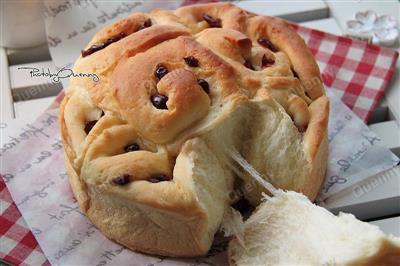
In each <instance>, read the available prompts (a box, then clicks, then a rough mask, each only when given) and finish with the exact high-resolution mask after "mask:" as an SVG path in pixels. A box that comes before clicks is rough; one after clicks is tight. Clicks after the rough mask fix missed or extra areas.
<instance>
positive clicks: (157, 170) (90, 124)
mask: <svg viewBox="0 0 400 266" xmlns="http://www.w3.org/2000/svg"><path fill="white" fill-rule="evenodd" d="M74 72H75V73H95V74H96V75H98V77H99V78H100V81H98V82H94V81H93V80H91V79H90V78H82V77H74V78H72V79H71V80H70V85H69V88H68V89H67V90H66V95H65V98H64V100H63V102H62V104H61V110H60V127H61V135H62V140H63V143H64V148H65V161H66V166H67V170H68V174H69V178H70V183H71V187H72V190H73V193H74V194H75V196H76V198H77V200H78V202H79V204H80V206H81V208H82V210H83V211H84V212H85V213H86V214H87V216H88V217H89V218H90V220H91V221H92V222H93V223H94V224H95V225H96V226H97V227H98V228H99V229H100V230H101V231H102V232H103V233H104V234H105V235H106V236H107V237H109V238H111V239H113V240H115V241H117V242H119V243H121V244H123V245H125V246H127V247H128V248H130V249H132V250H136V251H140V252H145V253H149V254H157V255H166V256H183V257H189V256H201V255H204V254H205V253H207V251H208V250H209V248H210V246H211V243H212V241H213V237H214V234H215V233H216V231H217V230H218V228H219V226H220V223H221V220H222V217H223V214H224V211H225V210H226V208H228V207H229V205H230V204H231V203H232V202H234V201H235V200H237V199H238V198H239V197H240V196H241V195H242V194H244V195H245V196H246V197H247V198H248V199H249V200H250V202H251V203H252V204H254V205H257V204H258V203H259V201H260V197H261V192H263V190H262V188H261V187H260V186H258V185H257V184H255V183H254V181H253V179H252V178H251V177H250V176H248V174H246V173H243V172H241V171H238V169H237V168H236V167H235V163H234V162H232V160H231V159H230V156H229V152H227V150H229V149H231V148H235V149H237V150H238V151H239V152H240V153H241V154H242V155H243V157H244V158H245V159H246V160H248V161H249V163H250V164H252V165H253V166H254V167H255V169H257V170H258V171H259V172H260V173H261V174H263V176H264V177H265V178H266V179H267V180H268V181H269V182H271V183H272V184H273V185H274V186H275V187H278V188H282V189H288V190H295V191H298V192H302V193H304V194H305V195H306V196H308V197H309V198H310V199H311V200H314V199H315V197H316V195H317V194H318V191H319V189H320V186H321V183H322V181H323V179H324V175H325V169H326V161H327V123H328V113H329V102H328V99H327V97H326V96H325V95H324V89H323V85H322V82H321V79H320V73H319V70H318V67H317V65H316V63H315V60H314V58H313V56H312V55H311V53H310V51H309V50H308V48H307V47H306V45H305V43H304V41H303V40H302V39H301V38H300V37H299V36H298V35H297V34H296V33H295V32H294V31H293V30H292V29H291V27H290V25H288V24H287V23H286V22H284V21H282V20H280V19H277V18H272V17H265V16H257V15H255V14H250V13H247V12H245V11H243V10H241V9H239V8H238V7H236V6H234V5H232V4H229V3H216V4H205V5H196V6H188V7H182V8H179V9H177V10H175V11H165V10H154V11H152V12H151V13H149V14H144V13H135V14H132V15H130V16H129V17H127V18H126V19H123V20H121V21H118V22H116V23H114V24H112V25H111V26H109V27H106V28H104V29H103V30H101V31H99V32H98V33H97V34H96V35H95V36H94V37H93V39H92V40H91V41H90V43H89V44H88V45H87V47H86V48H85V50H83V51H82V56H81V57H80V58H79V59H78V60H77V61H76V63H75V66H74ZM237 175H239V176H241V178H243V179H244V180H245V182H244V183H243V184H242V187H241V188H239V189H236V190H234V185H233V183H234V179H235V176H237ZM238 191H239V193H238Z"/></svg>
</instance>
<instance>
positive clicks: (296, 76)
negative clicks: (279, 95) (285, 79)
mask: <svg viewBox="0 0 400 266" xmlns="http://www.w3.org/2000/svg"><path fill="white" fill-rule="evenodd" d="M291 70H292V72H293V76H294V77H295V78H299V74H297V72H296V71H295V70H294V69H293V68H292V69H291Z"/></svg>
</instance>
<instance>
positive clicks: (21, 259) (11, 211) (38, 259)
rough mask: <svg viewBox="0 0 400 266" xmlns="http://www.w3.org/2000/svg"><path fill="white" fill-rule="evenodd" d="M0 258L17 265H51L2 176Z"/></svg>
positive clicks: (0, 193)
mask: <svg viewBox="0 0 400 266" xmlns="http://www.w3.org/2000/svg"><path fill="white" fill-rule="evenodd" d="M0 258H2V259H4V260H5V261H7V262H9V263H11V264H15V265H50V263H49V262H48V261H47V259H46V257H45V256H44V254H43V252H42V250H41V249H40V247H39V245H38V243H37V242H36V239H35V237H34V236H33V234H32V232H31V231H30V230H29V229H28V226H27V225H26V223H25V221H24V219H23V218H22V216H21V213H20V212H19V210H18V209H17V206H16V205H15V203H14V201H13V200H12V198H11V195H10V192H8V190H7V187H6V185H5V183H4V181H3V179H2V178H0ZM0 265H1V262H0Z"/></svg>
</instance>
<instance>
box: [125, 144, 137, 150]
mask: <svg viewBox="0 0 400 266" xmlns="http://www.w3.org/2000/svg"><path fill="white" fill-rule="evenodd" d="M138 150H140V146H139V144H137V143H132V144H129V145H126V146H125V147H124V151H125V152H131V151H138Z"/></svg>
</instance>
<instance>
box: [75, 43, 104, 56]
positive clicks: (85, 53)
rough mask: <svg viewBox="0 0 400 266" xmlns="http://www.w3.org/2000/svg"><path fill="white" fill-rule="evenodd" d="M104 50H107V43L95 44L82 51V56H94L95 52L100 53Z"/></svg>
mask: <svg viewBox="0 0 400 266" xmlns="http://www.w3.org/2000/svg"><path fill="white" fill-rule="evenodd" d="M104 48H106V44H105V43H97V44H93V45H92V46H90V47H89V49H86V50H82V51H81V54H82V57H86V56H88V55H91V54H93V53H95V52H97V51H99V50H101V49H104Z"/></svg>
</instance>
